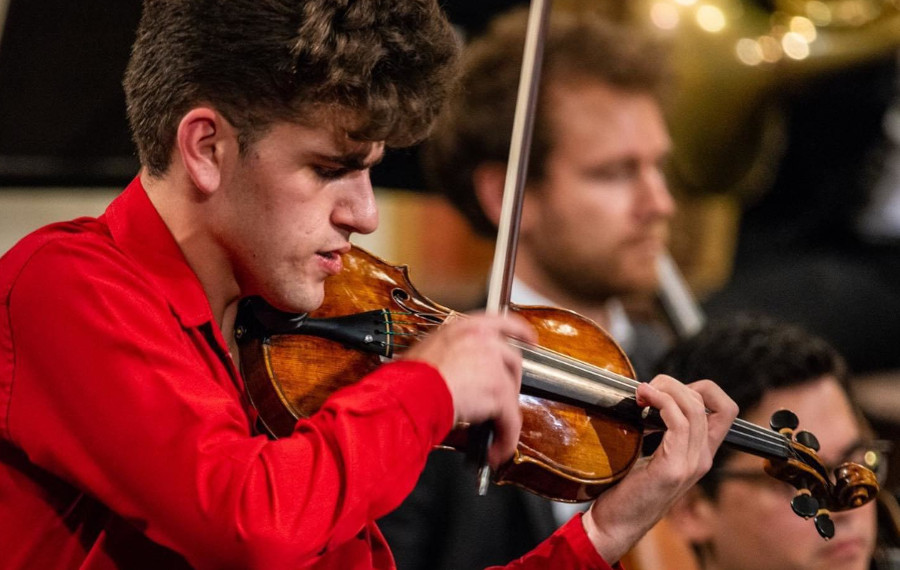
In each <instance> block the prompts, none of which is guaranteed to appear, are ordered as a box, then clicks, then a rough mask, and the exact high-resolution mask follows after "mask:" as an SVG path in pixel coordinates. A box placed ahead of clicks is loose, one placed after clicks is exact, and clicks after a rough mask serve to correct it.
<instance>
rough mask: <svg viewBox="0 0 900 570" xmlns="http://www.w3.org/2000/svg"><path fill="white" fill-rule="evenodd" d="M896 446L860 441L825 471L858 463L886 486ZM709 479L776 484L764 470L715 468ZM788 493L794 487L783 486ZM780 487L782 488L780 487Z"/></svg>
mask: <svg viewBox="0 0 900 570" xmlns="http://www.w3.org/2000/svg"><path fill="white" fill-rule="evenodd" d="M893 446H894V444H893V442H892V441H889V440H886V439H875V440H868V441H860V442H858V443H856V444H854V445H853V447H851V448H850V449H849V450H848V451H847V453H845V454H844V456H843V457H842V458H841V459H840V460H839V461H838V462H837V463H835V464H834V465H826V466H825V470H826V471H827V472H828V473H833V472H834V470H835V469H836V468H837V467H838V466H840V465H842V464H844V463H857V464H859V465H862V466H863V467H866V468H868V469H869V470H871V471H872V473H874V474H875V478H876V479H877V480H878V484H879V485H884V483H885V482H886V481H887V475H888V463H889V461H888V458H889V455H890V452H891V449H892V448H893ZM709 477H711V478H713V479H714V480H716V481H724V480H726V479H741V480H745V481H756V482H775V481H776V480H775V479H773V478H772V477H770V476H769V475H767V474H766V473H765V472H763V471H762V470H738V469H728V468H721V469H716V468H713V469H712V470H711V471H710V472H709ZM783 485H784V487H786V489H785V491H786V492H791V493H793V492H795V491H794V490H793V487H791V486H790V485H788V484H787V483H784V484H783ZM779 487H780V486H779Z"/></svg>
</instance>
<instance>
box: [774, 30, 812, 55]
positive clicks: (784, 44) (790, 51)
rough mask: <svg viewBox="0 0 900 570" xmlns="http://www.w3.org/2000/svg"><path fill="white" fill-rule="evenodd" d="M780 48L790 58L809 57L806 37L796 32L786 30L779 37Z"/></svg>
mask: <svg viewBox="0 0 900 570" xmlns="http://www.w3.org/2000/svg"><path fill="white" fill-rule="evenodd" d="M781 48H782V49H783V50H784V53H785V55H787V56H788V57H789V58H791V59H806V58H807V57H809V44H808V43H807V42H806V38H804V37H803V36H801V35H800V34H798V33H796V32H788V33H786V34H784V37H783V38H781Z"/></svg>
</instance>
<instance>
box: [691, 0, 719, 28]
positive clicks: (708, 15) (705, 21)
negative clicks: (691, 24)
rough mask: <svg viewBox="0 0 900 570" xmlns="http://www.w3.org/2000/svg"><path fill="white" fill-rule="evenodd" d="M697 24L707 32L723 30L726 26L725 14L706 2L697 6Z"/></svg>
mask: <svg viewBox="0 0 900 570" xmlns="http://www.w3.org/2000/svg"><path fill="white" fill-rule="evenodd" d="M697 24H698V25H699V26H700V27H701V28H703V29H704V30H706V31H707V32H721V31H722V30H723V29H724V28H725V14H724V13H723V12H722V10H720V9H719V8H718V7H716V6H710V5H709V4H704V5H703V6H700V7H699V8H697Z"/></svg>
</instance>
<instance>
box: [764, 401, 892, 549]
mask: <svg viewBox="0 0 900 570" xmlns="http://www.w3.org/2000/svg"><path fill="white" fill-rule="evenodd" d="M769 425H770V426H771V427H772V429H773V430H775V431H777V432H779V433H780V434H781V435H783V436H784V437H785V441H786V442H787V443H788V444H789V449H788V453H787V454H786V457H785V458H783V459H771V458H770V459H768V460H767V461H766V465H765V470H766V473H768V474H769V475H771V476H772V477H774V478H776V479H779V480H781V481H784V482H786V483H789V484H790V485H792V486H793V487H794V488H796V489H797V491H798V492H797V494H796V495H795V496H794V498H793V499H792V500H791V508H792V509H793V511H794V512H795V513H796V514H797V515H798V516H801V517H804V518H813V519H814V521H815V526H816V530H817V531H818V533H819V534H820V535H821V536H822V537H823V538H825V539H829V538H833V537H834V522H832V520H831V513H832V512H839V511H845V510H848V509H854V508H857V507H861V506H863V505H865V504H866V503H868V502H869V501H871V500H872V499H874V498H875V496H876V495H877V494H878V481H877V479H876V478H875V474H874V473H872V471H871V470H869V469H867V468H866V467H864V466H862V465H857V464H855V463H843V464H842V465H840V466H839V467H838V468H836V469H835V470H834V482H832V480H831V478H830V477H829V475H828V471H827V469H826V468H825V466H824V464H823V463H822V461H821V459H819V456H818V455H817V451H818V450H819V442H818V440H817V439H816V437H815V436H814V435H813V434H811V433H809V432H806V431H801V432H797V433H796V434H794V430H795V429H797V426H798V425H799V420H798V419H797V416H796V415H795V414H794V413H793V412H791V411H790V410H779V411H777V412H775V413H774V414H772V417H771V419H770V421H769Z"/></svg>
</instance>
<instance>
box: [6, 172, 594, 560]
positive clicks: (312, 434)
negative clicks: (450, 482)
mask: <svg viewBox="0 0 900 570" xmlns="http://www.w3.org/2000/svg"><path fill="white" fill-rule="evenodd" d="M0 300H2V302H0V567H3V568H11V567H12V568H18V567H33V568H86V569H95V568H117V567H118V568H142V567H146V568H163V567H165V568H173V567H179V566H194V567H197V568H208V567H211V568H220V567H233V568H250V567H266V568H299V567H308V566H312V567H315V568H336V569H337V568H340V569H351V568H393V559H392V557H391V555H390V552H389V550H388V548H387V545H386V544H385V542H384V539H383V538H382V536H381V533H380V532H379V531H378V529H377V527H376V526H375V524H374V522H373V521H374V520H375V519H377V518H378V517H381V516H383V515H385V514H387V513H388V512H390V511H391V510H393V509H394V508H395V507H396V506H398V505H399V504H400V502H401V501H402V499H403V498H404V497H405V496H406V495H407V494H408V493H409V492H410V491H411V489H412V487H413V485H414V484H415V481H416V478H417V477H418V474H419V473H420V472H421V470H422V468H423V466H424V464H425V458H426V456H427V454H428V452H429V450H430V449H431V448H432V447H433V446H434V445H435V444H436V443H438V442H440V441H441V440H442V439H443V438H444V436H445V435H446V434H447V432H448V431H449V429H450V427H451V423H452V419H453V409H452V401H451V398H450V394H449V392H448V391H447V388H446V385H445V384H444V382H443V380H442V379H441V377H440V375H439V374H438V372H437V371H436V370H435V369H433V368H431V367H430V366H428V365H426V364H423V363H417V362H396V363H392V364H388V365H386V366H383V367H381V368H380V369H379V370H378V371H376V372H375V373H373V374H371V375H369V376H367V377H366V378H364V379H363V380H361V381H360V382H358V383H357V384H355V385H353V386H351V387H349V388H346V389H344V390H341V391H339V392H337V393H335V394H334V395H333V396H332V397H331V398H330V399H329V400H328V402H327V403H326V404H325V406H324V407H323V408H322V410H320V411H319V412H318V413H317V414H315V415H314V416H313V417H312V418H310V419H308V420H302V421H300V422H298V423H297V425H296V427H295V431H294V433H293V434H292V436H291V437H288V438H283V439H279V440H275V441H273V440H269V439H267V438H266V437H264V436H260V435H254V432H253V430H252V423H253V415H252V413H251V412H250V411H249V410H248V406H247V402H246V398H245V394H244V388H243V383H242V382H241V380H240V376H239V374H238V372H237V371H236V370H235V367H234V364H233V362H232V361H231V359H230V357H229V355H228V349H227V345H226V343H225V342H224V340H223V338H222V336H221V332H220V330H219V327H218V325H217V324H216V323H215V321H214V319H213V316H212V313H211V310H210V307H209V303H208V301H207V299H206V296H205V295H204V292H203V289H202V287H201V285H200V282H199V280H198V279H197V277H196V275H195V274H194V273H193V271H192V270H191V268H190V266H189V265H188V264H187V262H186V260H185V259H184V256H183V255H182V253H181V251H180V249H179V248H178V245H177V244H176V242H175V240H174V239H173V237H172V236H171V234H170V233H169V231H168V229H167V228H166V226H165V224H164V222H163V221H162V219H161V218H160V217H159V215H158V214H157V212H156V211H155V209H154V208H153V206H152V204H151V203H150V201H149V199H148V198H147V196H146V193H145V192H144V190H143V188H142V187H141V185H140V182H139V180H137V179H136V180H135V181H134V182H132V184H131V185H130V186H129V187H128V188H127V189H126V190H125V192H124V193H123V194H122V195H121V196H120V197H119V198H117V199H116V200H115V201H114V202H113V203H112V204H111V205H110V206H109V208H108V209H107V211H106V213H105V214H104V215H103V216H101V217H100V218H98V219H89V218H82V219H79V220H75V221H72V222H67V223H60V224H54V225H51V226H48V227H46V228H43V229H41V230H38V231H37V232H35V233H33V234H31V235H30V236H28V237H26V238H25V239H23V240H22V241H21V242H20V243H19V244H18V245H17V246H16V247H14V248H13V249H12V250H10V252H9V253H7V254H6V255H5V256H4V257H3V258H2V259H0ZM551 559H552V560H553V566H554V567H557V568H561V567H569V568H608V566H607V565H606V564H605V563H604V562H603V561H602V559H601V558H600V557H599V556H598V555H597V553H596V551H595V550H594V549H593V547H592V546H591V544H590V542H589V541H588V540H587V537H586V536H585V534H584V531H583V529H582V528H581V524H580V521H578V520H577V519H573V521H572V523H570V524H569V525H567V526H566V527H564V528H563V529H561V530H560V531H559V532H558V533H557V534H556V535H554V537H551V539H549V540H548V541H547V542H546V543H544V544H543V545H542V546H541V547H539V548H538V549H537V550H536V551H535V552H534V553H533V554H532V555H529V556H528V557H526V558H525V559H523V560H522V561H520V562H519V563H517V564H515V565H514V566H513V567H516V568H523V569H524V568H545V567H547V564H548V562H547V561H548V560H551Z"/></svg>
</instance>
